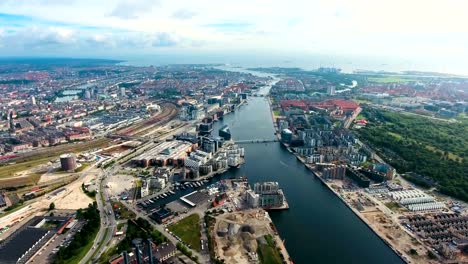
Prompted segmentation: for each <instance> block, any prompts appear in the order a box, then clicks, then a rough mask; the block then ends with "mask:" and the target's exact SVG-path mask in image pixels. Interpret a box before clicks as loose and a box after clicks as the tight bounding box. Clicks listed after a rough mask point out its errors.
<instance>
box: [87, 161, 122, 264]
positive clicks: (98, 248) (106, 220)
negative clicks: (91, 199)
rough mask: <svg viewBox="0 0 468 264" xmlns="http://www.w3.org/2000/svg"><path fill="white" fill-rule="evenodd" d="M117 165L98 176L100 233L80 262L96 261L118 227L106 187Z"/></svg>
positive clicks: (97, 198)
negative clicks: (108, 178)
mask: <svg viewBox="0 0 468 264" xmlns="http://www.w3.org/2000/svg"><path fill="white" fill-rule="evenodd" d="M115 169H116V167H115V166H112V167H110V168H109V169H107V170H102V172H101V173H100V174H99V176H98V178H97V179H98V181H99V187H98V193H97V194H96V202H97V205H98V209H99V215H100V217H101V226H100V228H99V231H98V234H97V235H96V238H95V239H94V243H93V247H92V248H91V249H90V250H89V251H88V253H87V254H86V255H85V256H84V258H83V259H82V260H81V261H80V264H85V263H89V262H90V260H91V261H92V262H94V261H95V260H97V259H98V258H99V256H100V255H101V254H102V253H104V251H105V249H106V246H107V244H109V242H110V240H111V239H112V236H113V235H114V233H115V229H116V228H117V223H116V220H115V216H114V213H113V212H112V208H111V207H112V205H110V204H108V202H107V201H109V196H108V194H107V189H106V188H104V187H105V185H106V180H107V177H109V176H110V175H112V173H114V172H115Z"/></svg>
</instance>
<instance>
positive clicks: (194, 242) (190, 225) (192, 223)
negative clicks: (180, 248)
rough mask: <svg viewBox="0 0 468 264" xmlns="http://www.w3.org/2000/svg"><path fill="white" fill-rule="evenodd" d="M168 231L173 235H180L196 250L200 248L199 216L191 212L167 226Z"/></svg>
mask: <svg viewBox="0 0 468 264" xmlns="http://www.w3.org/2000/svg"><path fill="white" fill-rule="evenodd" d="M169 231H171V232H172V233H173V234H174V235H176V236H178V237H180V239H182V241H184V242H185V243H186V244H188V245H190V247H191V248H192V249H194V250H196V251H200V250H201V242H200V238H201V234H200V232H201V230H200V216H199V215H197V214H192V215H189V216H187V217H186V218H184V219H182V220H180V221H179V222H177V223H176V224H173V225H171V226H169Z"/></svg>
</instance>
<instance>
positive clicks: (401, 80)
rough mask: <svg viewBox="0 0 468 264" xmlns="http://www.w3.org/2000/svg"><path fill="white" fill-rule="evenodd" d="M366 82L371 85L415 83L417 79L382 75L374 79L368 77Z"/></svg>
mask: <svg viewBox="0 0 468 264" xmlns="http://www.w3.org/2000/svg"><path fill="white" fill-rule="evenodd" d="M367 81H368V82H373V83H406V82H417V81H418V79H417V78H411V77H405V76H398V75H382V76H376V77H368V78H367Z"/></svg>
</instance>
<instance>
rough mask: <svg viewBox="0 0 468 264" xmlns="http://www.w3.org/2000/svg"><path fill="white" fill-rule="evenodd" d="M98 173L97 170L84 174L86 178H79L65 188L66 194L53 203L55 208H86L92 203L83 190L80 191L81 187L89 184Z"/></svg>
mask: <svg viewBox="0 0 468 264" xmlns="http://www.w3.org/2000/svg"><path fill="white" fill-rule="evenodd" d="M97 175H98V173H97V170H90V171H89V172H88V173H86V176H84V177H82V178H80V179H79V180H77V181H76V182H74V183H72V184H70V185H68V186H67V192H66V194H65V195H64V196H63V197H62V198H60V199H57V201H56V202H55V207H56V208H57V209H74V210H76V209H79V208H86V207H87V206H88V204H90V203H92V202H93V199H91V198H90V197H88V196H87V195H86V194H85V193H84V192H83V190H82V189H81V185H82V184H83V183H86V182H90V181H92V180H95V179H96V177H97Z"/></svg>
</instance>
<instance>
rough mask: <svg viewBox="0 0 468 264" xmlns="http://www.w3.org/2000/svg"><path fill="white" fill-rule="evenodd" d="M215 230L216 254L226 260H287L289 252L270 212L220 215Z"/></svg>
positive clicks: (233, 261) (250, 261) (228, 261)
mask: <svg viewBox="0 0 468 264" xmlns="http://www.w3.org/2000/svg"><path fill="white" fill-rule="evenodd" d="M212 217H213V218H214V219H215V222H214V225H213V227H212V228H213V231H214V232H211V236H212V238H211V239H212V241H213V249H214V254H215V256H216V258H217V259H220V260H224V261H225V262H226V263H284V262H289V255H288V253H287V251H286V249H285V247H284V244H283V242H282V241H281V238H280V237H279V235H278V233H277V231H276V228H275V226H274V225H273V222H272V221H271V219H270V216H269V215H268V213H267V212H266V211H265V210H263V209H251V210H245V211H238V212H234V213H226V214H218V215H215V216H212Z"/></svg>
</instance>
